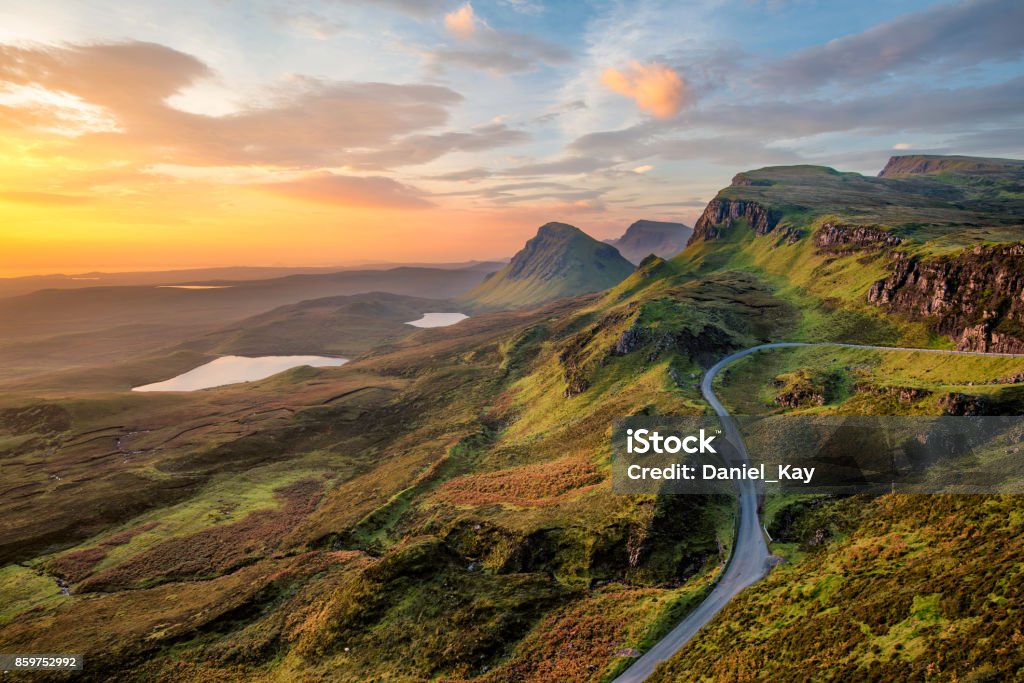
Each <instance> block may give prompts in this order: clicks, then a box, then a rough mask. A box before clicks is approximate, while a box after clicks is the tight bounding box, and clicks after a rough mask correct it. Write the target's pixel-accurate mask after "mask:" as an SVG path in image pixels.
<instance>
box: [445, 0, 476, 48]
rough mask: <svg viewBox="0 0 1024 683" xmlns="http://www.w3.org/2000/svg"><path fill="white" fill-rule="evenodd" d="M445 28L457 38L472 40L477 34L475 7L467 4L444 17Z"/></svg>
mask: <svg viewBox="0 0 1024 683" xmlns="http://www.w3.org/2000/svg"><path fill="white" fill-rule="evenodd" d="M444 27H445V29H447V31H448V33H450V34H452V35H453V36H455V37H456V38H460V39H462V40H469V39H470V38H472V37H473V34H475V33H476V14H475V13H474V12H473V6H472V5H471V4H469V3H468V2H467V3H466V4H465V5H463V6H462V7H460V8H459V9H457V10H455V11H454V12H449V13H448V14H446V15H444Z"/></svg>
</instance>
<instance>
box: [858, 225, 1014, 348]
mask: <svg viewBox="0 0 1024 683" xmlns="http://www.w3.org/2000/svg"><path fill="white" fill-rule="evenodd" d="M1022 256H1024V243H1017V244H1008V245H996V246H979V247H975V248H974V249H970V250H968V251H963V252H961V253H959V254H955V255H952V256H943V257H937V258H928V259H918V258H897V259H896V260H895V261H894V262H893V264H892V266H891V268H892V273H891V274H890V275H889V276H888V277H887V278H885V279H884V280H879V281H878V282H876V283H875V284H874V285H872V286H871V289H870V290H869V291H868V301H870V302H871V303H873V304H875V305H877V306H881V307H883V308H885V309H887V310H889V311H892V312H896V313H902V314H904V315H906V316H907V317H908V318H910V319H911V320H929V321H931V322H932V324H933V325H934V328H935V329H936V331H938V332H939V333H940V334H944V335H947V336H949V337H950V338H951V339H953V340H954V341H955V342H956V345H957V349H959V350H961V351H985V352H989V353H1024V259H1022V258H1021V257H1022Z"/></svg>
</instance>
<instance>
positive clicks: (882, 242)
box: [814, 221, 903, 256]
mask: <svg viewBox="0 0 1024 683" xmlns="http://www.w3.org/2000/svg"><path fill="white" fill-rule="evenodd" d="M901 242H903V240H902V239H900V238H899V237H898V236H897V235H894V234H892V233H891V232H889V231H888V230H886V229H884V228H882V227H881V226H877V225H848V224H843V223H836V222H834V221H828V222H825V223H822V224H821V227H820V228H818V231H817V232H816V233H815V234H814V244H815V246H817V247H818V253H819V254H832V255H834V256H845V255H847V254H854V253H859V252H870V251H880V250H882V249H886V248H890V247H895V246H898V245H899V244H900V243H901Z"/></svg>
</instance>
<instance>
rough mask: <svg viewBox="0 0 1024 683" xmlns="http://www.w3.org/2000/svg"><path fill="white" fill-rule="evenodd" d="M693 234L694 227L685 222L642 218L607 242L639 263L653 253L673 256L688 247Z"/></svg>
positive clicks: (631, 260) (629, 259) (630, 259)
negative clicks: (687, 244)
mask: <svg viewBox="0 0 1024 683" xmlns="http://www.w3.org/2000/svg"><path fill="white" fill-rule="evenodd" d="M692 234H693V228H691V227H690V226H688V225H686V224H684V223H673V222H670V221H652V220H647V219H641V220H638V221H634V222H633V223H632V224H631V225H630V226H629V227H628V228H626V232H624V233H623V234H622V235H621V236H620V237H618V238H616V239H611V240H605V242H607V243H608V244H610V245H612V246H613V247H615V248H616V249H618V250H619V253H620V254H622V255H623V256H624V257H625V258H626V260H628V261H629V262H630V263H635V264H639V263H640V262H641V261H643V260H644V258H646V257H647V256H650V255H651V254H654V255H655V256H660V257H661V258H666V259H667V258H672V257H673V256H675V255H676V254H678V253H679V252H681V251H682V250H683V249H685V248H686V243H687V241H688V240H689V239H690V235H692Z"/></svg>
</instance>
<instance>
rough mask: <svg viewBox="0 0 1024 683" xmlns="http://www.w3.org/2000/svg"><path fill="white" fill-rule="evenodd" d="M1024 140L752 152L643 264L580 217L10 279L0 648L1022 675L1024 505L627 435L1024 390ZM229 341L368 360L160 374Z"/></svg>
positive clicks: (151, 665)
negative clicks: (158, 269) (627, 441)
mask: <svg viewBox="0 0 1024 683" xmlns="http://www.w3.org/2000/svg"><path fill="white" fill-rule="evenodd" d="M1020 169H1021V166H1020V163H1019V162H1015V161H1012V160H1010V161H1004V160H992V159H976V160H965V159H963V158H951V159H942V158H934V157H920V158H915V157H903V158H901V159H900V160H899V161H896V160H894V161H893V162H890V164H889V166H887V167H886V169H885V170H884V171H883V173H882V175H881V176H880V177H877V178H876V177H867V176H862V175H859V174H853V173H841V172H838V171H834V170H832V169H828V168H824V167H811V166H789V167H769V168H764V169H759V170H756V171H749V172H744V173H740V174H739V175H737V176H736V178H735V179H734V181H733V183H732V185H730V186H729V187H727V188H725V189H723V190H722V191H721V192H720V193H719V195H718V196H717V197H716V198H715V199H713V200H712V201H711V202H710V203H709V204H708V205H707V208H706V209H705V210H704V212H703V215H702V217H701V218H700V220H699V221H698V222H697V223H696V224H695V226H694V229H693V234H692V236H691V237H690V238H689V244H688V246H686V248H685V249H684V250H683V251H681V253H679V254H677V255H674V256H673V257H671V258H663V257H661V256H657V255H651V256H647V257H646V258H642V259H640V260H639V263H638V265H637V266H636V267H634V266H633V265H632V264H631V263H630V262H629V261H628V260H627V259H626V258H624V257H623V255H621V254H620V253H619V252H618V251H617V250H616V249H615V247H613V246H611V245H609V244H604V243H601V242H599V241H597V240H594V239H592V238H590V237H589V236H587V235H586V234H585V233H583V232H582V231H580V230H578V229H577V228H574V227H572V226H569V225H566V224H560V223H551V224H547V225H545V226H543V227H541V228H540V230H539V232H538V235H537V237H535V238H533V239H532V240H530V242H528V243H527V245H526V247H524V249H523V250H522V251H521V252H519V253H518V254H516V256H515V257H513V259H512V260H511V262H510V263H509V264H508V265H507V266H504V267H502V268H500V269H497V270H496V274H493V275H490V276H486V274H485V273H483V272H480V271H478V270H474V269H468V270H466V271H463V270H454V271H450V270H444V271H441V270H440V269H439V271H438V272H429V273H427V272H420V271H419V270H417V271H416V272H415V273H405V272H403V273H401V274H399V275H400V277H399V276H398V275H396V274H395V273H391V274H389V275H387V276H386V277H385V275H383V274H379V273H374V274H372V275H367V274H361V275H352V274H345V273H341V274H337V275H319V274H318V275H302V276H290V277H288V278H284V279H283V280H278V279H274V280H268V281H261V280H258V281H255V282H251V283H250V282H247V281H246V282H243V281H241V280H239V281H234V282H232V283H231V287H229V288H224V289H216V290H191V291H189V290H173V289H172V290H158V289H156V288H154V287H148V286H147V287H145V288H144V289H142V288H137V287H136V286H125V287H116V288H107V287H98V288H95V289H94V288H83V289H77V290H74V291H68V292H54V291H44V292H37V293H30V294H23V295H18V296H16V297H8V298H6V299H0V315H2V316H4V318H5V320H10V321H16V322H17V331H16V332H14V333H11V334H9V335H5V337H4V339H3V341H2V343H0V358H3V359H4V366H5V369H4V370H3V372H2V373H0V387H2V388H3V389H4V393H3V395H2V397H0V466H2V468H3V482H4V484H3V492H2V495H0V515H2V518H3V519H4V521H5V524H4V527H3V530H2V532H0V564H2V569H0V595H2V596H3V597H4V600H3V605H4V606H3V608H2V610H0V649H2V650H3V651H40V652H41V651H53V652H61V651H64V652H70V651H75V652H81V653H83V654H85V656H86V659H87V661H89V662H90V666H89V668H88V669H87V670H86V671H85V672H83V675H82V676H81V678H82V679H83V680H105V679H109V678H110V677H114V676H117V677H122V678H126V679H128V680H167V681H171V680H174V681H189V680H194V681H208V680H224V681H232V680H237V681H242V680H246V681H250V680H266V681H275V680H281V681H283V680H309V681H313V680H323V679H326V678H330V679H333V680H352V681H357V680H370V679H388V680H425V679H426V680H431V679H433V680H451V681H457V680H478V681H495V682H497V681H549V680H575V681H602V680H604V681H610V680H616V678H617V677H621V680H624V681H625V680H666V681H667V680H702V679H706V680H715V679H739V678H743V677H750V676H755V675H759V674H760V672H769V673H770V675H772V676H773V677H775V678H777V679H778V680H801V679H800V675H801V672H802V671H806V670H807V667H811V668H812V670H815V671H818V672H819V673H821V674H822V675H823V676H825V675H826V672H828V674H827V675H830V676H833V677H834V678H835V680H843V679H846V680H850V679H856V678H867V677H874V678H878V679H884V678H886V677H888V678H889V679H892V680H895V679H897V678H901V677H902V678H907V677H918V676H926V675H930V674H927V672H928V671H932V672H933V673H941V674H943V675H948V676H958V677H961V678H964V677H968V676H971V675H976V676H981V675H988V676H990V677H991V680H997V679H999V678H1000V677H1009V676H1011V675H1013V672H1015V671H1019V670H1020V667H1021V666H1024V662H1021V661H1020V656H1019V655H1018V654H1017V651H1019V650H1020V648H1014V647H1011V646H1007V645H1006V643H1014V642H1015V640H1014V639H1015V638H1018V637H1019V635H1020V634H1019V615H1020V610H1021V608H1022V602H1021V600H1022V598H1024V596H1022V595H1021V594H1020V590H1019V587H1018V584H1019V583H1020V582H1019V581H1014V580H1013V577H1015V576H1017V574H1019V573H1020V571H1021V567H1022V566H1024V565H1022V564H1021V555H1020V553H1021V545H1020V538H1021V534H1020V533H1019V532H1020V531H1021V530H1020V529H1019V528H1018V527H1019V526H1020V520H1021V519H1022V514H1021V511H1022V509H1024V508H1022V503H1020V502H1019V501H1018V499H1017V498H1016V497H1013V496H932V497H923V496H908V495H887V496H882V497H877V498H868V497H866V496H857V497H850V498H839V497H828V496H814V497H801V496H787V497H782V498H777V499H776V498H768V499H762V498H760V497H759V496H758V495H757V492H756V491H755V490H754V489H753V488H751V487H745V488H743V489H742V490H741V492H740V495H739V498H738V505H737V501H736V500H734V499H733V498H732V497H729V496H672V495H661V496H655V495H638V496H622V495H615V494H613V493H612V491H611V484H610V479H609V472H610V464H609V462H610V457H611V451H610V443H609V442H610V438H609V436H610V431H611V422H612V420H613V419H614V418H617V417H623V416H631V415H704V414H711V413H718V414H719V415H726V414H735V415H742V414H748V415H758V414H787V415H788V414H802V413H809V414H851V415H859V414H879V415H881V414H894V415H902V414H916V415H941V414H946V415H965V414H988V415H1001V414H1020V412H1021V406H1024V403H1022V401H1024V384H1021V382H1020V378H1021V377H1024V358H1020V357H1018V356H1016V355H1014V354H1016V353H1017V352H1018V350H1019V348H1020V347H1018V346H1017V345H1018V344H1024V335H1021V334H1019V331H1018V329H1017V327H1018V322H1020V321H1019V320H1018V318H1019V313H1020V311H1019V310H1018V309H1019V306H1018V305H1017V302H1018V301H1019V299H1020V296H1021V292H1022V287H1024V271H1022V269H1021V262H1020V260H1019V252H1018V251H1017V250H1018V249H1019V244H1018V241H1019V236H1020V234H1022V233H1021V228H1024V195H1022V194H1021V190H1020V187H1021V185H1020V183H1021V181H1022V176H1021V170H1020ZM979 250H980V251H979ZM410 270H416V269H410ZM426 270H429V269H426ZM406 275H408V276H409V279H407V278H406ZM396 277H398V279H395V278H396ZM485 277H486V279H485ZM387 278H391V279H389V280H387V281H385V280H386V279H387ZM356 283H357V284H356ZM364 287H373V288H374V289H372V290H367V289H362V288H364ZM118 290H123V291H118ZM263 294H265V295H266V296H263ZM195 296H200V297H210V298H209V299H205V300H204V304H203V305H202V306H198V307H197V304H196V303H195V301H196V300H195V299H189V298H187V297H195ZM121 297H124V300H125V301H127V302H128V303H120V302H121V300H122V299H121ZM154 302H158V303H154ZM239 302H243V303H239ZM246 302H248V303H246ZM48 307H52V309H51V308H48ZM197 308H198V309H202V310H197ZM144 309H145V310H146V311H148V312H146V313H144V314H143V313H139V311H142V310H144ZM226 311H230V313H226ZM44 312H47V313H46V315H44V314H43V313H44ZM446 312H447V313H454V312H461V314H462V315H468V316H469V317H468V318H463V319H461V320H459V321H457V322H454V324H450V325H445V326H438V327H430V326H425V327H422V328H420V327H417V326H414V324H410V323H415V322H417V321H421V320H424V318H425V317H426V316H430V315H439V314H443V313H446ZM147 316H149V317H147ZM445 322H448V321H447V320H446V321H445ZM150 326H151V328H150ZM147 328H149V329H151V330H152V331H151V332H146V331H145V330H146V329H147ZM6 329H8V328H7V327H5V330H6ZM1022 329H1024V328H1022ZM89 338H91V341H92V342H95V344H96V346H97V347H103V348H104V349H106V350H103V351H100V350H93V349H92V347H90V346H88V345H84V346H83V344H85V342H82V343H80V344H78V345H74V346H76V347H77V348H78V351H76V352H75V353H74V354H72V353H71V352H69V351H67V349H68V348H69V346H72V345H70V344H69V343H68V342H69V340H86V339H89ZM907 347H911V348H913V349H915V350H914V351H908V350H905V349H906V348H907ZM47 349H52V351H47ZM922 351H924V352H922ZM48 353H49V354H52V355H50V356H47V354H48ZM998 354H1004V355H998ZM226 355H242V356H250V355H251V356H257V355H323V356H335V357H341V358H348V359H350V360H349V362H347V363H345V364H344V365H343V366H340V367H310V366H308V365H306V366H302V367H295V368H291V369H289V370H286V371H284V372H282V373H279V374H275V375H273V376H270V377H266V378H262V379H257V380H255V381H252V382H248V383H245V384H231V385H227V386H223V387H220V388H217V389H207V390H202V391H196V392H190V393H179V392H169V393H164V392H153V393H138V392H135V393H133V392H131V391H129V389H130V387H132V386H139V385H141V384H146V383H150V382H156V381H161V380H164V379H167V378H168V377H171V376H174V375H176V374H179V373H181V372H185V371H187V370H190V369H192V368H195V367H196V366H199V365H202V364H203V363H207V362H210V361H212V360H213V359H215V358H217V357H222V356H226ZM83 358H84V360H83ZM965 519H966V520H970V523H971V527H970V529H968V528H967V527H965V526H964V524H963V523H962V520H965ZM762 524H763V525H764V528H765V529H766V531H767V532H768V533H769V534H770V537H771V538H772V539H773V541H772V542H771V543H770V544H767V545H766V540H765V537H764V536H763V535H762V531H761V525H762ZM968 556H969V557H968ZM965 558H967V559H965ZM769 567H770V568H771V571H770V572H769V571H768V569H769ZM765 575H766V576H765ZM762 577H764V578H763V579H762ZM880 586H884V587H885V590H884V591H883V590H880V588H879V587H880ZM65 588H66V591H65V590H64V589H65ZM716 614H717V616H716ZM1015 629H1016V630H1015ZM695 633H696V634H697V635H696V637H694V634H695ZM666 636H667V638H666ZM979 644H980V645H979ZM645 652H646V653H649V654H647V655H645V654H644V653H645ZM779 652H784V653H785V655H786V656H784V657H780V656H778V653H779ZM663 660H664V664H662V665H661V667H660V668H659V667H657V666H656V665H657V664H658V663H659V662H661V661H663ZM634 663H635V664H634ZM631 665H633V666H634V667H636V668H631ZM648 675H649V677H648ZM979 680H983V679H979Z"/></svg>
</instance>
